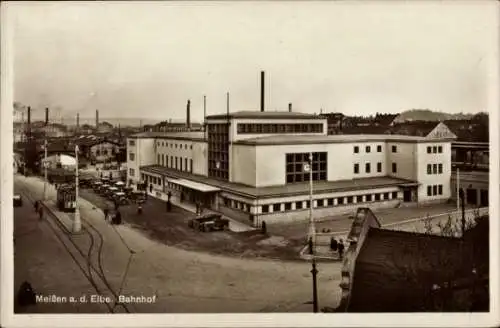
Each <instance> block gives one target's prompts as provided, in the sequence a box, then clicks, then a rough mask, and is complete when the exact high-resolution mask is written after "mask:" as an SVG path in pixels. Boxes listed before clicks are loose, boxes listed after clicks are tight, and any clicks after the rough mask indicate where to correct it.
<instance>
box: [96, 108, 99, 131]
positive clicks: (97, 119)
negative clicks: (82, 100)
mask: <svg viewBox="0 0 500 328" xmlns="http://www.w3.org/2000/svg"><path fill="white" fill-rule="evenodd" d="M95 127H96V128H97V127H99V110H98V109H96V110H95Z"/></svg>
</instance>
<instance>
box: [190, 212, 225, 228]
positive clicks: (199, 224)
mask: <svg viewBox="0 0 500 328" xmlns="http://www.w3.org/2000/svg"><path fill="white" fill-rule="evenodd" d="M188 226H189V227H190V228H193V229H195V230H199V231H219V230H227V229H229V220H228V219H224V218H222V216H221V215H220V214H205V215H202V216H200V217H197V218H194V219H191V220H189V222H188Z"/></svg>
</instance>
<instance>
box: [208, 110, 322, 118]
mask: <svg viewBox="0 0 500 328" xmlns="http://www.w3.org/2000/svg"><path fill="white" fill-rule="evenodd" d="M228 118H256V119H315V120H326V118H323V117H320V116H319V115H314V114H309V113H300V112H289V111H264V112H261V111H237V112H230V113H229V115H228V114H227V113H224V114H215V115H209V116H207V117H206V119H207V120H218V119H228Z"/></svg>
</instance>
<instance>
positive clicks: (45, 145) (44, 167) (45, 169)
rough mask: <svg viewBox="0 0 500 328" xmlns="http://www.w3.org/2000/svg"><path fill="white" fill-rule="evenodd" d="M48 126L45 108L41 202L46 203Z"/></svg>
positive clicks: (47, 115) (46, 109)
mask: <svg viewBox="0 0 500 328" xmlns="http://www.w3.org/2000/svg"><path fill="white" fill-rule="evenodd" d="M48 125H49V109H48V108H45V129H44V132H45V136H44V137H45V141H44V147H43V148H44V160H43V171H44V178H45V180H44V181H43V200H44V201H47V180H48V179H47V165H48V163H47V127H48Z"/></svg>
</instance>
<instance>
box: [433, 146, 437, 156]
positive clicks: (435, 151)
mask: <svg viewBox="0 0 500 328" xmlns="http://www.w3.org/2000/svg"><path fill="white" fill-rule="evenodd" d="M432 152H433V153H434V154H435V153H437V147H436V146H433V147H432Z"/></svg>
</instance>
